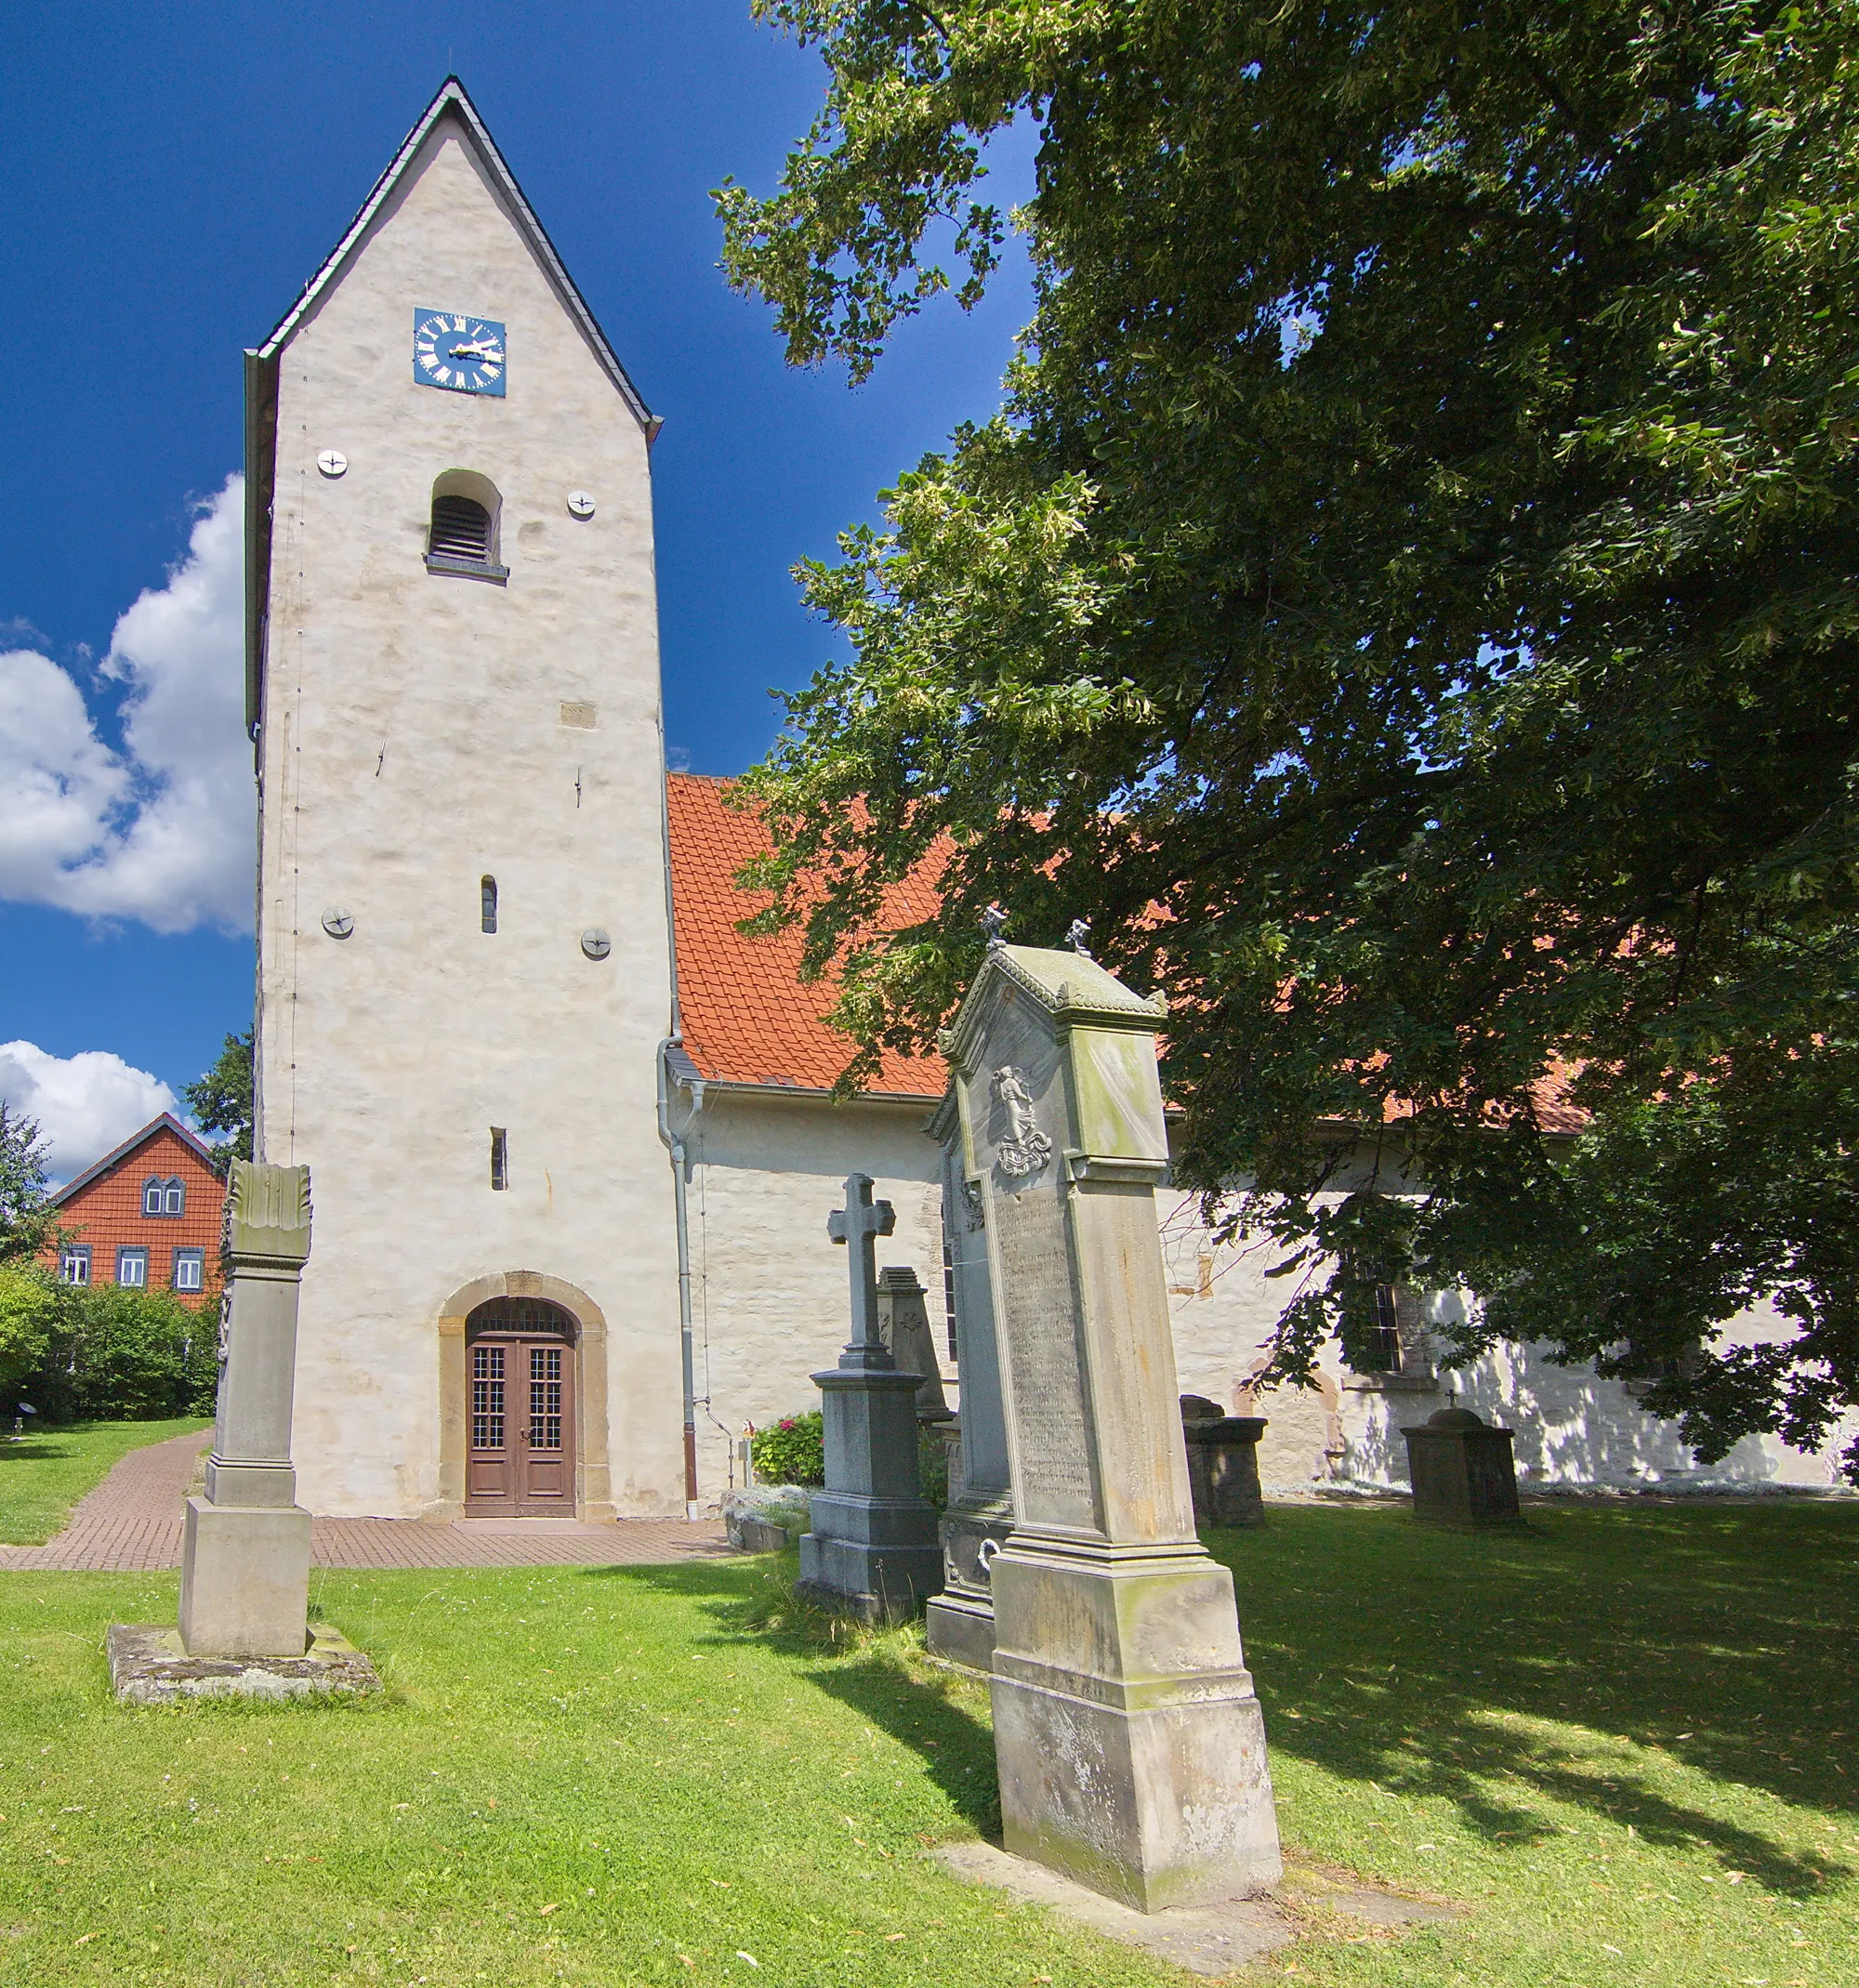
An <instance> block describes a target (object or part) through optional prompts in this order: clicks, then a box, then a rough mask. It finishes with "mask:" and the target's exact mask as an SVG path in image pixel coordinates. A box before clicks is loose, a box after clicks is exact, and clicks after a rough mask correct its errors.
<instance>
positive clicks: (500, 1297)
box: [433, 1270, 613, 1519]
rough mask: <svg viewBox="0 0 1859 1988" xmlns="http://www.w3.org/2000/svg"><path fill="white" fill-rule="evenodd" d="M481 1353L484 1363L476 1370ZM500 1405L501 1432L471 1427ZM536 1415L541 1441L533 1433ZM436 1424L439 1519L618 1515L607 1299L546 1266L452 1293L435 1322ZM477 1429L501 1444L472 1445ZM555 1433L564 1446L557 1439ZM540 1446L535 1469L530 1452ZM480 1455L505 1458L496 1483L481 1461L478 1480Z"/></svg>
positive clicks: (509, 1273)
mask: <svg viewBox="0 0 1859 1988" xmlns="http://www.w3.org/2000/svg"><path fill="white" fill-rule="evenodd" d="M499 1354H500V1355H501V1359H499V1358H497V1357H496V1356H497V1355H499ZM480 1355H482V1356H483V1357H481V1358H480ZM474 1362H475V1363H476V1364H477V1365H479V1366H481V1367H482V1368H483V1369H484V1370H485V1371H484V1372H483V1373H481V1374H474V1371H473V1365H474ZM498 1367H501V1369H502V1371H501V1372H500V1373H499V1372H496V1371H495V1369H497V1368H498ZM532 1369H534V1371H532ZM480 1383H482V1384H483V1385H482V1386H481V1387H480V1385H479V1384H480ZM498 1383H500V1384H501V1388H502V1392H501V1396H499V1395H498V1394H497V1392H496V1391H495V1384H498ZM534 1390H539V1391H534ZM474 1393H476V1394H477V1396H478V1399H477V1400H476V1401H475V1402H474ZM499 1414H500V1415H502V1417H503V1428H501V1430H496V1429H494V1428H483V1429H481V1430H475V1431H474V1428H473V1423H474V1420H475V1419H476V1417H477V1416H479V1415H482V1416H485V1417H492V1416H494V1415H499ZM537 1415H539V1416H540V1417H541V1423H540V1434H541V1435H542V1437H543V1439H544V1440H543V1442H542V1444H541V1445H539V1446H538V1445H535V1444H533V1443H531V1442H529V1441H528V1440H527V1439H528V1438H529V1437H530V1436H531V1434H532V1433H533V1431H534V1428H535V1417H536V1416H537ZM552 1417H559V1418H560V1421H559V1423H553V1422H552V1421H551V1418H552ZM439 1432H440V1454H439V1507H438V1509H437V1510H436V1511H435V1512H434V1514H433V1516H434V1517H435V1518H440V1519H458V1518H478V1517H483V1518H508V1517H523V1518H528V1517H538V1516H547V1515H549V1514H553V1515H555V1516H559V1517H561V1518H580V1519H611V1518H613V1491H612V1471H611V1467H610V1464H609V1460H608V1455H607V1321H606V1318H605V1316H604V1315H603V1313H602V1312H601V1310H600V1307H599V1306H598V1305H597V1304H595V1303H594V1301H593V1299H592V1298H590V1297H588V1296H587V1293H586V1292H585V1291H583V1290H580V1289H579V1288H578V1287H577V1286H575V1285H574V1284H568V1283H566V1282H565V1281H564V1280H563V1279H561V1278H559V1277H549V1276H547V1275H545V1274H544V1273H543V1272H541V1271H539V1270H508V1271H506V1272H504V1273H503V1274H501V1275H497V1276H491V1277H480V1278H477V1279H474V1280H473V1282H471V1283H470V1284H466V1285H464V1286H463V1287H462V1288H461V1289H459V1290H458V1291H455V1293H454V1294H453V1296H452V1297H451V1298H450V1299H449V1300H448V1301H447V1303H446V1306H445V1310H444V1311H443V1313H442V1316H441V1318H440V1320H439ZM474 1433H475V1434H481V1435H484V1436H491V1435H497V1436H499V1437H500V1438H501V1442H500V1443H499V1444H498V1445H496V1446H495V1448H494V1450H493V1449H492V1448H491V1447H490V1446H487V1445H483V1444H481V1445H479V1446H478V1448H477V1449H476V1450H475V1451H474V1446H473V1436H474ZM519 1439H521V1440H519ZM552 1439H559V1440H560V1449H551V1446H550V1445H551V1440H552ZM538 1448H539V1449H540V1459H539V1460H540V1463H541V1465H542V1468H539V1469H538V1468H534V1464H535V1461H536V1459H535V1458H534V1456H533V1455H532V1454H531V1453H532V1452H533V1451H534V1450H536V1449H538ZM474 1456H475V1458H476V1461H477V1463H478V1464H479V1465H484V1464H486V1463H490V1462H492V1461H493V1460H494V1458H495V1459H496V1460H499V1461H500V1462H501V1465H502V1467H503V1468H504V1473H505V1474H504V1479H503V1484H502V1487H501V1488H493V1487H494V1484H495V1473H494V1472H493V1471H489V1470H485V1469H479V1470H477V1471H476V1473H475V1475H476V1480H477V1481H476V1484H475V1486H474V1482H473V1479H474V1468H473V1461H474ZM551 1461H553V1463H554V1465H555V1467H556V1477H557V1483H556V1486H555V1488H552V1489H551V1488H548V1478H549V1470H548V1468H547V1467H548V1465H549V1464H550V1462H551Z"/></svg>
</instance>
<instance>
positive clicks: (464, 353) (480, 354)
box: [447, 344, 504, 362]
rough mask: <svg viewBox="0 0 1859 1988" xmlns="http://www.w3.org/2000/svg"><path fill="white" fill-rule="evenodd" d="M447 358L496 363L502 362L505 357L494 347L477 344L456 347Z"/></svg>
mask: <svg viewBox="0 0 1859 1988" xmlns="http://www.w3.org/2000/svg"><path fill="white" fill-rule="evenodd" d="M447 356H448V357H449V358H452V359H487V360H491V361H494V362H495V361H501V360H502V358H503V356H504V355H503V352H502V350H501V349H499V348H498V347H496V346H494V345H483V344H476V345H455V346H454V347H453V348H452V350H451V352H450V353H449V354H448V355H447Z"/></svg>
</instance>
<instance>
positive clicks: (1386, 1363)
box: [1367, 1284, 1401, 1374]
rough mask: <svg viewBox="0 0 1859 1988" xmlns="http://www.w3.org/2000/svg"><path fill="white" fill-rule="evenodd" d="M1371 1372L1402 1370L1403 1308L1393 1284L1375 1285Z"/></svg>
mask: <svg viewBox="0 0 1859 1988" xmlns="http://www.w3.org/2000/svg"><path fill="white" fill-rule="evenodd" d="M1367 1371H1368V1372H1369V1373H1371V1374H1398V1373H1399V1372H1400V1371H1401V1308H1400V1302H1399V1300H1398V1299H1397V1297H1395V1294H1394V1286H1393V1285H1392V1284H1377V1285H1376V1287H1375V1335H1374V1337H1373V1339H1372V1340H1371V1341H1370V1355H1369V1365H1368V1369H1367Z"/></svg>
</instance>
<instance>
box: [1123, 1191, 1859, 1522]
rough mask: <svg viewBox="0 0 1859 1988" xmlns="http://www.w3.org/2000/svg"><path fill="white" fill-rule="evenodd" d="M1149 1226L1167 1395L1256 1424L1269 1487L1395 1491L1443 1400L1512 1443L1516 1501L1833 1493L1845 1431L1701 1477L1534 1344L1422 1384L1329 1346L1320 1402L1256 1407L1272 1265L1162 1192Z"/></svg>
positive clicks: (1586, 1379)
mask: <svg viewBox="0 0 1859 1988" xmlns="http://www.w3.org/2000/svg"><path fill="white" fill-rule="evenodd" d="M1159 1213H1160V1214H1161V1217H1162V1232H1163V1250H1164V1256H1165V1259H1166V1261H1167V1267H1168V1282H1169V1305H1170V1310H1171V1314H1172V1318H1173V1322H1174V1327H1175V1352H1176V1361H1177V1364H1178V1368H1179V1371H1180V1382H1181V1390H1182V1392H1183V1393H1190V1394H1202V1395H1206V1396H1207V1397H1208V1398H1209V1399H1211V1400H1214V1401H1218V1402H1220V1403H1221V1404H1222V1406H1224V1407H1226V1408H1227V1409H1228V1410H1229V1411H1237V1412H1240V1413H1245V1414H1251V1415H1264V1416H1266V1417H1267V1418H1268V1427H1267V1428H1266V1431H1265V1435H1264V1438H1263V1440H1262V1442H1261V1443H1260V1446H1259V1473H1260V1476H1261V1478H1262V1479H1263V1481H1265V1483H1266V1484H1267V1486H1268V1487H1270V1486H1274V1485H1275V1486H1277V1487H1279V1488H1282V1489H1285V1490H1290V1489H1296V1488H1300V1487H1304V1488H1307V1487H1309V1486H1311V1485H1312V1484H1321V1483H1332V1484H1357V1485H1361V1486H1364V1487H1365V1488H1378V1489H1391V1488H1394V1487H1397V1486H1404V1485H1405V1484H1406V1482H1407V1455H1406V1443H1405V1441H1404V1437H1403V1436H1402V1433H1401V1431H1402V1429H1403V1428H1409V1427H1413V1426H1415V1425H1417V1424H1418V1423H1421V1422H1424V1421H1425V1420H1426V1418H1427V1417H1428V1416H1429V1415H1431V1414H1432V1413H1433V1411H1434V1410H1435V1409H1438V1408H1443V1407H1445V1406H1446V1405H1447V1404H1448V1403H1449V1402H1455V1401H1456V1402H1457V1403H1458V1404H1460V1405H1462V1406H1464V1407H1468V1408H1471V1409H1474V1410H1475V1411H1476V1412H1477V1413H1478V1414H1479V1415H1483V1417H1484V1419H1485V1420H1486V1421H1488V1422H1495V1423H1498V1424H1501V1425H1502V1426H1503V1427H1505V1428H1511V1429H1514V1430H1515V1431H1516V1435H1517V1442H1516V1450H1515V1455H1516V1459H1517V1476H1518V1481H1519V1483H1520V1485H1521V1486H1522V1487H1523V1488H1524V1489H1525V1490H1529V1489H1538V1490H1542V1489H1550V1488H1554V1487H1556V1486H1572V1485H1606V1486H1614V1487H1617V1488H1621V1489H1629V1488H1650V1487H1652V1486H1655V1485H1666V1486H1668V1487H1684V1486H1694V1487H1708V1486H1718V1485H1725V1486H1730V1485H1748V1486H1755V1485H1762V1484H1776V1485H1813V1486H1826V1485H1832V1484H1835V1483H1838V1482H1839V1481H1840V1480H1839V1472H1838V1458H1839V1453H1840V1452H1841V1451H1842V1450H1843V1449H1844V1448H1845V1446H1846V1444H1847V1443H1849V1442H1851V1441H1852V1437H1853V1435H1854V1433H1855V1428H1859V1417H1854V1416H1848V1417H1847V1418H1846V1419H1845V1421H1844V1422H1842V1423H1841V1425H1840V1426H1839V1429H1838V1430H1836V1431H1835V1433H1834V1434H1833V1435H1832V1436H1831V1437H1830V1438H1829V1440H1828V1442H1826V1444H1824V1445H1823V1446H1822V1448H1821V1449H1820V1450H1819V1451H1818V1452H1815V1453H1813V1454H1806V1453H1803V1452H1801V1451H1800V1450H1796V1449H1792V1448H1790V1447H1789V1446H1788V1445H1787V1444H1786V1443H1785V1442H1781V1441H1780V1440H1779V1439H1778V1438H1775V1437H1771V1436H1763V1437H1747V1438H1746V1439H1745V1440H1744V1441H1743V1442H1739V1443H1738V1444H1737V1445H1736V1446H1735V1447H1734V1449H1733V1450H1732V1451H1731V1453H1730V1454H1729V1455H1727V1456H1726V1457H1724V1458H1722V1459H1721V1461H1720V1462H1718V1463H1715V1464H1710V1465H1703V1464H1699V1463H1698V1462H1697V1461H1696V1459H1695V1458H1694V1455H1693V1454H1692V1451H1691V1449H1690V1446H1689V1445H1688V1444H1686V1443H1685V1442H1683V1441H1682V1439H1681V1437H1680V1435H1679V1431H1678V1425H1677V1424H1676V1423H1674V1422H1671V1421H1668V1420H1667V1419H1666V1418H1665V1417H1663V1416H1660V1415H1651V1414H1648V1413H1647V1411H1646V1410H1645V1409H1644V1408H1642V1407H1641V1405H1640V1403H1639V1402H1636V1401H1635V1400H1634V1399H1633V1398H1632V1396H1631V1395H1629V1394H1628V1392H1627V1389H1626V1388H1625V1387H1624V1385H1623V1384H1622V1383H1621V1382H1619V1381H1617V1380H1603V1379H1602V1378H1601V1377H1600V1376H1598V1375H1596V1374H1595V1373H1594V1371H1593V1369H1592V1368H1591V1367H1589V1366H1588V1365H1586V1364H1582V1365H1579V1366H1574V1367H1567V1366H1559V1365H1558V1364H1557V1363H1555V1362H1554V1361H1552V1360H1550V1359H1549V1356H1548V1353H1547V1351H1546V1349H1544V1348H1543V1347H1542V1346H1540V1345H1536V1344H1531V1345H1514V1344H1510V1345H1504V1346H1500V1347H1497V1348H1495V1349H1493V1350H1492V1351H1491V1352H1490V1353H1488V1354H1486V1355H1484V1356H1483V1357H1482V1358H1480V1359H1478V1360H1476V1361H1474V1362H1472V1363H1470V1365H1469V1366H1467V1367H1464V1368H1462V1369H1455V1368H1435V1369H1434V1371H1433V1373H1432V1376H1431V1382H1429V1381H1427V1380H1424V1379H1417V1378H1413V1377H1409V1376H1400V1377H1397V1378H1392V1379H1389V1378H1384V1377H1382V1376H1358V1375H1353V1374H1351V1372H1350V1371H1349V1369H1348V1368H1347V1367H1346V1366H1345V1365H1344V1364H1343V1362H1342V1358H1341V1349H1340V1347H1338V1345H1337V1344H1336V1343H1335V1342H1334V1341H1332V1342H1331V1343H1330V1344H1329V1345H1328V1346H1326V1347H1325V1350H1324V1352H1323V1354H1322V1356H1321V1358H1320V1361H1319V1368H1320V1386H1319V1388H1318V1389H1314V1390H1306V1389H1295V1388H1284V1387H1281V1388H1277V1389H1272V1390H1271V1391H1270V1392H1269V1393H1266V1394H1262V1395H1260V1394H1256V1393H1255V1392H1254V1391H1253V1389H1251V1387H1250V1385H1249V1383H1250V1381H1251V1378H1252V1376H1254V1375H1255V1374H1257V1373H1258V1372H1259V1371H1260V1370H1261V1369H1262V1368H1263V1366H1264V1364H1265V1360H1266V1350H1265V1343H1266V1341H1267V1339H1268V1338H1269V1336H1270V1335H1271V1332H1272V1326H1273V1324H1274V1323H1275V1322H1276V1320H1277V1317H1278V1314H1279V1312H1280V1310H1282V1309H1283V1307H1284V1305H1285V1301H1286V1300H1287V1299H1288V1298H1289V1297H1290V1296H1291V1295H1292V1292H1293V1290H1294V1289H1295V1284H1293V1283H1292V1281H1291V1280H1288V1279H1287V1280H1285V1281H1284V1282H1277V1281H1273V1280H1269V1279H1268V1278H1267V1277H1266V1276H1265V1274H1264V1272H1265V1269H1266V1266H1267V1265H1268V1264H1270V1263H1271V1262H1272V1260H1273V1257H1275V1255H1276V1254H1277V1253H1276V1251H1274V1250H1272V1249H1271V1248H1269V1247H1257V1246H1253V1247H1247V1246H1235V1245H1233V1244H1221V1243H1216V1242H1215V1241H1214V1239H1213V1236H1212V1235H1211V1233H1210V1232H1209V1231H1207V1230H1206V1228H1205V1227H1204V1226H1203V1224H1202V1223H1201V1221H1200V1218H1199V1214H1198V1209H1197V1205H1196V1204H1195V1202H1194V1200H1193V1198H1192V1197H1187V1196H1177V1195H1169V1194H1166V1193H1165V1194H1164V1195H1163V1196H1162V1198H1161V1202H1160V1206H1159ZM1460 1302H1461V1300H1460V1299H1459V1298H1458V1297H1457V1296H1455V1295H1454V1294H1450V1293H1439V1294H1435V1295H1434V1296H1433V1297H1431V1299H1430V1300H1429V1305H1428V1309H1429V1312H1430V1315H1431V1319H1432V1320H1433V1321H1434V1322H1439V1321H1441V1320H1443V1319H1444V1316H1445V1314H1446V1313H1447V1312H1448V1311H1456V1310H1457V1307H1458V1306H1459V1304H1460ZM1789 1330H1791V1328H1789V1327H1788V1326H1787V1324H1786V1322H1785V1321H1782V1320H1779V1319H1777V1318H1776V1317H1775V1316H1774V1315H1773V1312H1770V1311H1768V1310H1758V1311H1752V1312H1750V1313H1747V1314H1746V1315H1745V1316H1744V1317H1742V1318H1741V1319H1738V1320H1736V1321H1734V1323H1733V1324H1732V1325H1731V1326H1730V1327H1729V1328H1728V1331H1727V1336H1728V1337H1729V1338H1730V1339H1731V1340H1732V1341H1733V1342H1734V1343H1741V1344H1753V1343H1758V1342H1760V1341H1762V1340H1765V1339H1773V1338H1774V1337H1777V1336H1783V1335H1784V1334H1785V1333H1786V1332H1787V1331H1789Z"/></svg>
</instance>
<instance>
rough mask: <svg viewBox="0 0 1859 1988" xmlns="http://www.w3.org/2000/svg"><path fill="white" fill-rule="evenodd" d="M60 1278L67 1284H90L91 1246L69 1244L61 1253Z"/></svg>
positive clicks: (86, 1244)
mask: <svg viewBox="0 0 1859 1988" xmlns="http://www.w3.org/2000/svg"><path fill="white" fill-rule="evenodd" d="M59 1277H60V1278H61V1279H62V1280H63V1281H64V1282H65V1283H66V1284H88V1283H89V1282H90V1244H88V1243H67V1244H65V1246H64V1247H63V1248H62V1249H61V1250H59Z"/></svg>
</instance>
